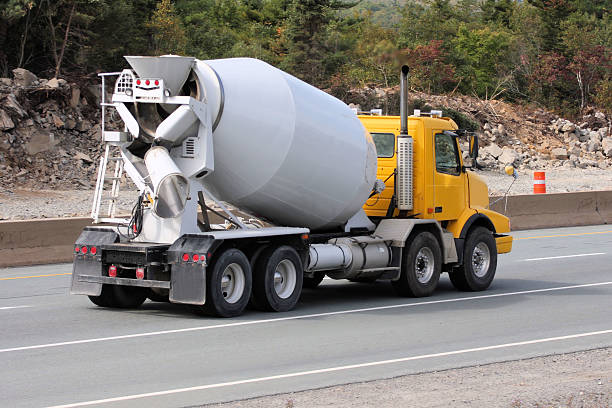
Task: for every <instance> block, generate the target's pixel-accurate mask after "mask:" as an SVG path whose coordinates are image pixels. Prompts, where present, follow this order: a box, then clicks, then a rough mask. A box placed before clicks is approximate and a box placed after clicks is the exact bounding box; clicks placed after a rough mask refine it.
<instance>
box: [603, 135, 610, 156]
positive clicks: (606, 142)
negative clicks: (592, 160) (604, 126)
mask: <svg viewBox="0 0 612 408" xmlns="http://www.w3.org/2000/svg"><path fill="white" fill-rule="evenodd" d="M601 149H602V150H603V154H605V155H606V157H612V137H604V138H603V140H602V141H601Z"/></svg>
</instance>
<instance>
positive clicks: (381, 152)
mask: <svg viewBox="0 0 612 408" xmlns="http://www.w3.org/2000/svg"><path fill="white" fill-rule="evenodd" d="M370 135H372V139H373V140H374V144H375V145H376V153H377V155H378V157H393V153H394V151H395V135H394V134H393V133H370Z"/></svg>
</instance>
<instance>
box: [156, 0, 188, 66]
mask: <svg viewBox="0 0 612 408" xmlns="http://www.w3.org/2000/svg"><path fill="white" fill-rule="evenodd" d="M148 27H149V28H151V30H152V32H153V49H154V50H155V51H154V52H155V53H156V54H158V55H159V54H181V53H184V52H185V45H186V44H187V37H186V36H185V31H184V30H183V27H182V25H181V21H180V19H179V18H178V16H177V15H176V12H175V10H174V5H173V4H172V3H171V2H170V0H161V1H160V2H159V3H158V4H157V8H156V9H155V12H154V13H153V15H152V16H151V21H150V22H149V24H148Z"/></svg>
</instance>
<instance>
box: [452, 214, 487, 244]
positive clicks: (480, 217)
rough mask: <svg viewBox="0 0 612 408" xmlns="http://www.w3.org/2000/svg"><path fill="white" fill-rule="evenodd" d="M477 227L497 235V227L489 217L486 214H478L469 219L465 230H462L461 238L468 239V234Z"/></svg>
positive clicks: (464, 226)
mask: <svg viewBox="0 0 612 408" xmlns="http://www.w3.org/2000/svg"><path fill="white" fill-rule="evenodd" d="M476 227H485V228H486V229H488V230H489V231H491V232H492V233H493V234H495V232H496V231H495V225H493V222H492V221H491V219H490V218H489V217H487V216H486V215H484V214H480V213H476V214H473V215H472V216H471V217H470V218H468V219H467V221H466V222H465V224H464V225H463V228H461V233H460V234H459V238H461V239H466V238H467V236H468V234H469V233H470V232H471V231H472V230H473V229H474V228H476Z"/></svg>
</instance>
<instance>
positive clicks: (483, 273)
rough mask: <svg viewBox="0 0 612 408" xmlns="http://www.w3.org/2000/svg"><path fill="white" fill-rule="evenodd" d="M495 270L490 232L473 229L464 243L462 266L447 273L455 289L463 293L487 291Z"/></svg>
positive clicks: (495, 260)
mask: <svg viewBox="0 0 612 408" xmlns="http://www.w3.org/2000/svg"><path fill="white" fill-rule="evenodd" d="M496 269H497V245H496V244H495V238H493V234H492V233H491V231H489V230H488V229H486V228H484V227H476V228H474V229H473V230H472V231H471V232H470V234H469V235H468V238H467V240H466V241H465V248H464V250H463V265H462V266H460V267H457V268H455V269H454V270H453V271H452V272H450V273H449V277H450V280H451V282H452V284H453V286H455V288H457V289H459V290H464V291H472V292H476V291H480V290H485V289H487V288H488V287H489V286H490V285H491V282H492V281H493V278H494V277H495V271H496Z"/></svg>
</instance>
